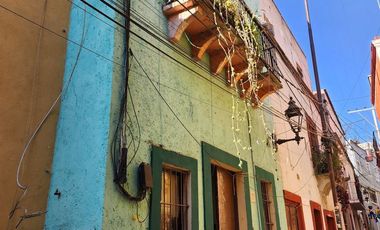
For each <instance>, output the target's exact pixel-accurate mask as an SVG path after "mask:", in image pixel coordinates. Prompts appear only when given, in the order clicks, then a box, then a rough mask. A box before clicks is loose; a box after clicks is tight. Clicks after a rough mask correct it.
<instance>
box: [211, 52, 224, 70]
mask: <svg viewBox="0 0 380 230" xmlns="http://www.w3.org/2000/svg"><path fill="white" fill-rule="evenodd" d="M227 62H228V58H227V56H226V54H225V53H224V51H223V50H222V49H219V50H217V51H214V52H212V53H210V68H211V73H213V74H219V73H221V72H222V70H223V69H224V67H225V66H226V64H227Z"/></svg>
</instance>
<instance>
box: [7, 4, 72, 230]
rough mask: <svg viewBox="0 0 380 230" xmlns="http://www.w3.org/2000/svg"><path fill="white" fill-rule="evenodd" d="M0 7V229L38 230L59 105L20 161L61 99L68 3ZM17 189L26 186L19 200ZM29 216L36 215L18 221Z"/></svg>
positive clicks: (42, 212) (41, 225) (46, 192)
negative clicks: (39, 127)
mask: <svg viewBox="0 0 380 230" xmlns="http://www.w3.org/2000/svg"><path fill="white" fill-rule="evenodd" d="M0 5H1V9H0V22H1V26H0V41H1V42H0V50H1V52H0V69H1V71H0V72H1V74H0V75H1V80H0V82H1V84H0V104H1V112H0V121H1V122H0V146H1V154H0V162H1V166H0V184H1V192H0V228H1V229H15V227H16V225H17V224H19V225H18V229H42V228H43V224H44V220H45V216H44V213H45V210H46V203H47V194H48V189H49V181H50V176H51V170H50V167H51V160H52V156H53V149H54V140H55V130H56V122H57V117H58V112H59V103H58V104H56V105H55V106H54V108H53V109H52V111H51V113H49V116H48V117H47V119H46V120H45V122H44V123H43V126H42V127H41V129H39V131H38V132H37V133H36V135H34V137H33V138H32V139H33V140H32V141H31V144H30V145H29V147H28V148H27V150H26V151H25V157H24V158H23V159H22V160H21V158H22V155H23V154H22V153H23V152H24V149H25V148H26V146H27V143H28V142H29V140H30V139H31V137H32V136H33V133H34V132H35V131H36V129H37V127H38V125H39V123H40V122H41V120H42V119H43V118H44V116H45V115H46V114H47V112H48V111H49V109H50V107H51V105H52V104H53V103H54V101H55V100H56V98H57V97H58V96H59V94H60V90H61V86H62V76H63V71H64V61H65V53H66V44H67V40H66V35H67V31H68V21H69V11H70V7H71V4H70V2H69V1H45V0H33V1H7V0H4V1H1V2H0ZM20 162H21V163H20ZM19 164H20V171H19V176H18V178H19V183H20V187H18V186H17V184H16V175H17V168H18V166H19ZM21 187H27V191H26V192H25V195H24V196H23V195H22V194H23V193H24V191H25V190H23V189H22V188H21ZM13 211H14V212H13ZM30 214H37V215H36V216H35V217H33V218H27V219H22V216H24V215H30ZM21 220H22V221H21Z"/></svg>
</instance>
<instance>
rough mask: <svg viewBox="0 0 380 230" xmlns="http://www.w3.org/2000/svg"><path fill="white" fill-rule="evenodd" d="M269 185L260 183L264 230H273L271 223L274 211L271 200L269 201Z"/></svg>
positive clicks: (263, 182)
mask: <svg viewBox="0 0 380 230" xmlns="http://www.w3.org/2000/svg"><path fill="white" fill-rule="evenodd" d="M271 187H272V186H271V183H268V182H265V181H261V196H262V200H263V208H264V219H265V223H264V224H265V225H264V228H265V230H272V229H274V223H273V219H274V218H273V214H274V209H273V208H272V205H273V203H272V199H271V196H270V194H271V192H272V191H271Z"/></svg>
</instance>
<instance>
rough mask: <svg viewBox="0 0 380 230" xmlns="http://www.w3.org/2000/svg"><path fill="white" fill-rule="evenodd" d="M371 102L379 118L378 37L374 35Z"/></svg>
mask: <svg viewBox="0 0 380 230" xmlns="http://www.w3.org/2000/svg"><path fill="white" fill-rule="evenodd" d="M370 83H371V103H372V105H373V106H374V107H375V109H376V114H377V118H379V119H380V37H379V36H377V37H375V39H374V40H372V43H371V75H370Z"/></svg>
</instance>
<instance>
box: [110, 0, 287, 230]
mask: <svg viewBox="0 0 380 230" xmlns="http://www.w3.org/2000/svg"><path fill="white" fill-rule="evenodd" d="M132 8H133V9H134V10H133V12H135V11H137V12H138V14H140V16H141V15H144V19H145V20H147V21H148V22H149V23H150V24H153V25H154V26H155V27H157V28H159V29H160V30H161V33H162V34H160V35H162V36H163V37H166V34H167V21H166V19H165V16H164V15H163V14H162V9H161V3H159V1H158V0H149V1H148V0H144V1H133V2H132ZM133 15H136V13H134V14H133ZM132 30H133V31H136V32H138V34H140V35H141V36H143V37H144V38H145V39H147V40H149V41H150V42H152V43H153V44H155V45H156V46H158V47H160V48H161V49H162V52H164V53H167V54H169V55H171V56H173V57H175V59H176V60H178V61H179V62H181V63H184V64H185V65H187V66H189V67H191V68H192V70H193V71H195V72H197V73H198V74H195V73H194V72H192V71H190V70H188V69H186V68H184V67H183V66H181V65H179V64H178V63H176V62H175V61H173V60H171V59H170V58H168V57H167V56H166V55H164V54H163V53H162V52H160V51H158V50H156V49H154V48H153V47H151V46H150V45H149V44H147V43H145V42H144V41H142V40H141V39H139V38H137V37H136V36H133V35H132V37H131V43H130V46H131V49H132V51H133V54H134V56H135V59H133V58H132V59H131V68H130V79H129V85H130V94H131V96H132V99H133V104H134V107H135V110H136V114H137V116H134V113H133V108H132V103H131V97H130V96H129V97H128V112H129V113H130V115H131V119H130V122H128V125H129V126H130V128H131V131H132V133H133V136H134V139H135V140H136V144H137V143H138V142H140V147H139V149H138V151H137V155H136V158H135V159H134V161H133V162H132V163H131V165H130V166H129V168H128V183H127V184H128V185H127V187H128V190H130V191H131V193H136V171H137V167H138V165H139V164H140V163H141V162H142V161H144V162H149V163H150V162H151V159H150V156H151V145H152V143H153V144H156V145H162V146H163V147H164V148H165V149H167V150H170V151H174V152H177V153H180V154H183V155H186V156H190V157H192V158H194V159H196V160H197V163H198V187H199V189H198V198H199V199H198V202H199V204H198V207H203V202H204V201H203V188H202V184H203V183H202V151H201V146H200V143H201V141H204V142H207V143H209V144H211V145H213V146H215V147H217V148H219V149H222V150H223V151H226V152H228V153H230V154H233V155H235V154H236V150H235V145H234V143H233V138H232V131H231V115H232V105H233V102H232V97H231V93H232V94H233V91H232V90H229V89H228V88H227V87H226V86H225V84H224V83H222V82H220V80H218V79H217V77H215V76H212V75H210V74H209V73H208V72H206V71H204V70H202V69H200V68H199V67H197V65H195V64H194V62H192V61H189V60H187V59H185V58H183V57H181V55H178V54H177V53H176V52H174V51H173V50H172V49H171V48H168V47H167V46H166V45H163V44H162V43H160V42H159V41H157V39H155V38H153V37H151V36H149V35H147V34H146V33H145V32H143V31H140V30H139V29H138V28H137V27H136V26H133V23H132ZM115 35H116V36H115V37H116V38H117V39H119V41H116V47H115V53H116V54H115V56H118V57H120V60H118V62H120V63H122V55H123V48H124V45H123V36H124V35H123V34H122V31H121V30H120V31H115ZM118 44H120V46H119V45H118ZM178 46H181V47H182V49H183V50H187V51H189V48H190V46H189V44H188V42H187V41H186V38H182V40H181V42H180V43H179V44H178ZM136 59H137V60H138V62H140V63H141V65H142V67H143V68H144V70H145V71H146V72H147V74H148V76H149V77H150V78H151V80H152V81H153V83H154V84H155V86H156V87H157V88H158V89H159V91H160V93H161V95H162V96H163V97H164V98H165V100H166V101H167V103H168V104H169V105H170V107H171V108H172V109H173V110H174V112H175V114H176V115H177V116H178V117H179V119H180V120H181V121H182V122H183V124H184V125H185V126H186V127H187V128H188V130H189V131H190V132H191V134H192V135H193V136H194V137H195V139H196V140H197V141H195V140H194V139H193V137H192V136H191V135H190V134H189V133H188V132H187V131H186V129H185V128H184V127H183V126H182V125H181V124H180V122H179V121H178V120H177V119H176V117H175V116H174V115H173V113H172V112H171V111H170V110H169V108H168V106H167V105H166V104H165V102H164V101H163V100H162V99H161V98H160V96H159V94H158V93H157V92H156V90H155V89H154V87H153V86H152V84H151V83H150V81H149V79H148V78H147V76H146V75H145V74H144V72H143V70H142V69H141V68H140V66H139V65H138V64H137V61H136ZM207 61H208V59H207V55H206V57H205V58H204V60H202V63H204V64H205V65H207ZM115 68H118V70H119V71H114V72H120V74H122V69H121V68H120V67H115ZM115 84H117V82H116V83H115ZM118 97H120V92H114V95H113V98H114V100H113V101H114V102H115V101H116V103H113V109H112V112H113V117H114V118H115V119H116V114H117V108H118V106H117V101H118ZM240 104H241V106H240V108H242V107H243V102H242V101H241V103H240ZM249 110H250V113H251V115H252V126H253V132H252V144H253V160H254V162H253V164H252V160H251V153H250V151H249V150H246V151H243V152H242V153H241V157H242V158H243V159H244V160H245V161H247V163H248V174H249V176H248V179H249V185H250V197H251V207H252V222H253V226H254V228H255V229H260V228H259V216H258V207H257V204H256V200H257V198H256V193H255V188H256V183H255V180H254V177H255V172H254V166H259V167H261V168H263V169H265V170H267V171H269V172H272V173H273V174H274V177H275V178H276V179H275V182H276V189H277V194H280V195H281V196H278V199H277V200H278V206H279V210H278V212H279V214H280V223H281V229H286V217H285V209H284V202H283V197H282V185H281V181H280V179H279V180H278V179H277V178H281V175H279V172H280V170H279V169H278V167H279V164H278V163H277V162H276V161H275V159H276V158H277V156H276V154H275V153H273V151H272V148H271V146H267V144H266V140H267V135H266V134H265V128H264V125H263V119H264V120H265V121H266V124H267V128H268V130H271V118H270V117H269V116H267V115H266V114H265V113H263V112H262V111H261V110H260V109H253V108H250V109H249ZM241 111H242V112H243V110H241ZM136 117H137V119H138V121H137V120H136ZM115 119H114V120H115ZM137 124H139V125H140V133H141V138H139V132H138V130H139V129H138V125H137ZM241 124H243V126H242V127H243V128H241V131H240V137H241V139H242V144H243V145H245V146H249V136H248V127H247V126H246V125H245V124H246V121H243V122H242V123H241ZM114 126H115V122H113V123H112V124H111V127H114ZM110 133H112V132H110ZM128 138H129V139H131V135H128ZM110 141H111V140H110ZM132 152H133V144H132V145H131V147H130V153H129V157H131V155H132ZM149 199H150V197H149V196H148V202H145V201H143V202H140V203H138V204H136V203H134V202H130V201H128V200H126V199H125V198H124V197H122V196H121V195H120V193H119V192H118V191H116V187H115V185H114V183H113V174H112V168H111V163H110V158H108V162H107V178H106V188H105V201H104V202H105V203H104V219H103V228H104V229H147V228H148V226H149V218H148V219H147V220H146V221H145V222H143V223H140V222H139V219H140V220H142V219H144V218H145V216H146V215H148V214H149V213H148V210H149V201H150V200H149ZM137 206H138V213H139V216H137ZM199 229H204V213H203V209H201V210H199Z"/></svg>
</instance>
